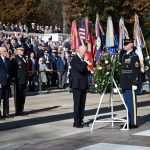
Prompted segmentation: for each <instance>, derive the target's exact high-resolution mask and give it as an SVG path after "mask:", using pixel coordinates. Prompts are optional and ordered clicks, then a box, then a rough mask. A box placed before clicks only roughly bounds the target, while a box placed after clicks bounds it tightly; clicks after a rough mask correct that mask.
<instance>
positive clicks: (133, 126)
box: [129, 124, 138, 129]
mask: <svg viewBox="0 0 150 150" xmlns="http://www.w3.org/2000/svg"><path fill="white" fill-rule="evenodd" d="M129 126H130V129H135V128H138V126H137V125H134V124H130V125H129Z"/></svg>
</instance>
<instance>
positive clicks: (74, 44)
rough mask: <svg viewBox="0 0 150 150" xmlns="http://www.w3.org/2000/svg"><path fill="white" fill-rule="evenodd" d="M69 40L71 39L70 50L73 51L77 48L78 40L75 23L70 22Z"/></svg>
mask: <svg viewBox="0 0 150 150" xmlns="http://www.w3.org/2000/svg"><path fill="white" fill-rule="evenodd" d="M71 39H72V45H71V48H72V50H75V49H77V48H79V40H78V33H77V24H76V21H73V22H72V27H71Z"/></svg>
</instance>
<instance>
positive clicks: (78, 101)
mask: <svg viewBox="0 0 150 150" xmlns="http://www.w3.org/2000/svg"><path fill="white" fill-rule="evenodd" d="M73 100H74V122H75V123H79V124H80V123H81V121H82V120H83V119H84V110H85V102H86V90H85V89H84V90H81V89H73Z"/></svg>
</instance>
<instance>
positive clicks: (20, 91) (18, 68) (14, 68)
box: [10, 46, 27, 116]
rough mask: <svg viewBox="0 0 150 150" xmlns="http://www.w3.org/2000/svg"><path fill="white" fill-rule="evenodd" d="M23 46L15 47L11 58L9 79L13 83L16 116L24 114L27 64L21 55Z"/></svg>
mask: <svg viewBox="0 0 150 150" xmlns="http://www.w3.org/2000/svg"><path fill="white" fill-rule="evenodd" d="M23 54H24V48H23V47H21V46H18V47H17V48H16V56H15V58H13V59H12V60H11V69H10V70H11V73H10V74H11V81H12V82H14V84H15V89H16V90H15V108H16V116H24V115H26V114H25V113H24V104H25V92H26V84H27V65H26V60H25V58H24V57H23Z"/></svg>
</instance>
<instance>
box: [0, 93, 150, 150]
mask: <svg viewBox="0 0 150 150" xmlns="http://www.w3.org/2000/svg"><path fill="white" fill-rule="evenodd" d="M99 98H100V95H98V94H88V95H87V103H86V116H85V122H88V123H89V124H90V126H89V127H84V128H83V129H77V128H73V127H72V124H73V114H72V106H73V101H72V94H71V93H68V92H61V93H55V92H52V93H49V94H44V95H35V96H27V99H26V105H25V110H26V111H27V112H28V113H29V115H28V116H25V117H14V118H11V119H7V120H5V121H0V150H59V149H61V150H62V149H63V150H73V149H79V150H87V149H90V150H96V149H97V150H99V149H102V150H103V149H105V150H108V149H111V150H125V149H128V150H150V140H149V139H150V122H149V121H150V95H149V94H144V95H142V96H138V123H139V128H137V129H132V130H129V131H121V130H120V124H119V123H116V124H115V126H114V127H112V126H111V124H110V123H96V124H95V125H94V130H93V131H92V132H91V131H90V129H91V125H92V122H93V119H94V115H95V113H96V110H97V107H98V103H99ZM113 100H114V111H115V113H114V115H115V116H116V117H119V118H123V117H125V114H126V113H125V109H124V107H123V105H122V102H121V100H120V98H119V96H118V95H117V94H116V95H114V97H113ZM108 103H109V94H107V95H105V97H104V100H103V103H102V109H101V110H100V114H101V116H99V117H98V118H99V119H108V118H109V117H110V113H109V111H110V109H109V108H108ZM10 111H11V112H10V113H11V114H12V116H13V114H14V105H13V99H10Z"/></svg>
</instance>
